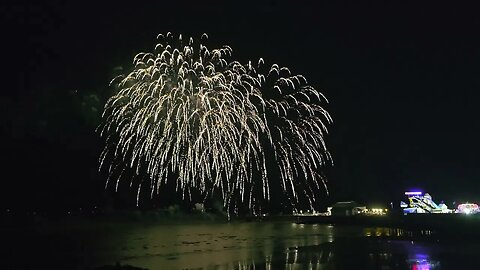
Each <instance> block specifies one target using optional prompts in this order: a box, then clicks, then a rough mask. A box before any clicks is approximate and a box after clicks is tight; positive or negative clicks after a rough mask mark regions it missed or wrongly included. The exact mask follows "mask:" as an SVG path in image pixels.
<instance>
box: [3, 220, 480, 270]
mask: <svg viewBox="0 0 480 270" xmlns="http://www.w3.org/2000/svg"><path fill="white" fill-rule="evenodd" d="M48 228H49V232H48V233H47V232H45V233H43V234H32V235H33V236H34V237H25V240H23V241H18V239H16V240H17V241H15V242H14V241H11V243H12V245H13V244H15V249H12V250H16V251H17V250H19V251H22V250H23V251H24V253H25V254H30V255H29V256H30V260H24V261H21V262H14V263H12V264H7V265H10V266H11V265H16V264H18V263H23V264H25V265H26V266H28V267H23V268H22V267H0V268H1V269H25V268H28V269H33V268H34V267H33V265H37V264H39V265H47V263H49V262H61V263H63V264H64V265H65V267H64V269H95V268H99V267H102V266H105V265H116V264H117V263H119V264H120V265H131V266H134V267H139V268H144V269H170V270H174V269H204V270H207V269H218V270H220V269H280V270H281V269H417V270H418V269H440V267H441V268H442V269H480V261H479V260H478V255H480V244H479V243H478V242H477V241H474V240H473V241H470V242H466V241H465V239H463V240H461V241H458V240H455V239H447V240H448V241H443V240H442V241H440V242H438V240H436V238H435V236H434V234H433V232H431V231H407V230H402V229H394V228H380V227H360V226H357V227H355V226H332V225H317V224H303V225H299V224H295V223H291V222H239V223H209V224H176V225H157V224H154V223H152V224H139V223H135V222H132V223H127V222H108V223H102V222H96V221H95V222H94V221H92V222H90V223H86V222H85V224H81V226H80V225H79V226H77V227H74V226H73V225H72V224H61V227H60V225H58V226H57V227H55V226H53V225H52V226H49V227H48ZM7 243H8V242H7ZM22 248H23V249H22ZM32 251H35V252H32ZM29 262H32V263H29ZM63 264H62V265H63ZM470 266H472V267H470Z"/></svg>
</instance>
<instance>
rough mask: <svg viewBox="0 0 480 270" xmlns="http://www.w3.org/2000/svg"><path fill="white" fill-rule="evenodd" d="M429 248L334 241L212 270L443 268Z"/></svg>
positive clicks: (291, 249)
mask: <svg viewBox="0 0 480 270" xmlns="http://www.w3.org/2000/svg"><path fill="white" fill-rule="evenodd" d="M430 254H431V249H430V247H428V246H426V245H412V244H411V242H409V241H393V242H391V241H390V242H384V241H375V242H372V241H370V240H368V241H365V240H364V239H361V238H358V239H355V240H353V241H342V240H340V241H338V242H337V241H335V242H332V243H330V242H328V243H323V244H320V245H316V246H308V247H295V248H290V249H288V250H286V252H284V253H283V254H272V256H267V257H265V260H263V261H260V262H259V261H257V262H255V261H243V262H238V263H237V264H231V265H223V266H217V267H215V268H212V269H238V270H247V269H248V270H251V269H309V270H312V269H412V270H426V269H429V270H434V269H440V262H439V261H438V260H436V259H435V258H432V256H431V255H430Z"/></svg>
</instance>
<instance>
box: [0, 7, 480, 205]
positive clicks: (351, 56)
mask: <svg viewBox="0 0 480 270" xmlns="http://www.w3.org/2000/svg"><path fill="white" fill-rule="evenodd" d="M12 2H14V3H11V4H5V3H4V4H1V6H0V18H1V21H0V24H1V26H0V27H1V30H2V42H1V43H2V45H1V46H2V52H3V53H2V60H3V61H2V62H3V64H2V75H3V76H2V77H3V79H2V82H3V83H2V85H3V87H2V90H1V92H0V93H1V94H0V111H1V113H2V116H3V117H2V120H1V122H0V123H1V126H0V128H1V136H2V140H1V144H0V150H1V152H2V155H1V160H0V162H1V163H0V164H1V166H2V174H1V178H2V184H1V189H0V190H1V198H0V200H1V201H0V202H1V203H2V204H1V205H2V206H1V207H4V208H16V207H17V208H30V209H31V208H44V209H49V208H52V207H66V208H68V207H78V206H83V205H91V204H96V203H98V202H100V201H102V200H104V196H105V191H104V190H103V185H104V181H105V177H106V175H105V173H98V172H97V167H98V161H97V160H98V156H99V153H100V151H101V148H102V145H103V144H102V140H100V139H99V138H98V134H96V133H95V127H96V126H97V125H98V121H99V114H100V113H101V110H102V106H103V103H104V101H105V99H106V98H107V97H108V96H109V95H110V94H111V89H109V88H108V83H109V81H110V79H111V78H112V77H113V76H114V75H115V69H116V68H118V67H119V66H123V67H124V68H127V69H128V67H129V64H130V63H131V60H132V57H133V56H134V55H135V54H136V53H137V52H140V51H146V50H151V49H152V48H153V46H154V45H155V37H156V35H157V34H158V33H166V32H168V31H171V32H173V33H175V34H180V33H182V34H184V35H187V36H190V35H192V36H194V37H199V36H200V35H201V34H202V33H203V32H206V33H208V34H209V36H210V41H209V44H210V45H211V46H210V47H215V46H221V45H224V44H228V45H230V46H231V47H232V48H233V50H234V58H237V59H239V60H242V61H243V62H245V61H247V60H250V59H252V60H256V59H258V58H259V57H263V58H264V59H265V60H266V62H267V63H278V64H280V65H284V66H287V67H289V68H290V69H291V70H292V71H293V72H294V73H298V74H303V75H304V76H305V77H306V78H307V79H308V80H309V83H310V84H312V85H314V86H315V87H316V88H317V89H320V90H321V91H322V92H323V93H324V94H325V95H326V96H327V97H328V98H329V100H330V104H329V105H328V107H327V109H328V110H329V112H330V113H331V115H332V117H333V119H334V125H333V126H331V127H330V131H331V133H330V135H329V137H328V138H327V143H328V146H329V149H330V151H331V152H332V155H333V158H334V162H335V165H334V166H333V167H332V168H329V169H327V170H326V174H327V175H328V179H329V183H330V191H331V198H330V200H343V199H356V200H360V201H363V202H370V201H390V200H391V199H392V198H394V197H398V196H399V195H401V194H402V193H403V191H404V190H406V189H408V188H414V187H415V188H420V189H423V190H425V191H428V192H430V193H431V194H432V196H433V198H434V200H441V199H444V200H447V201H452V200H457V201H458V200H470V201H478V200H480V194H479V191H480V181H479V180H480V166H479V162H478V160H479V159H478V156H477V155H478V153H479V150H480V142H479V140H478V138H479V137H480V136H479V135H480V124H479V121H478V118H477V117H478V116H479V115H480V114H479V113H478V110H479V109H478V106H476V105H477V102H478V100H479V98H480V95H479V93H478V90H479V89H480V35H479V34H478V33H479V31H478V29H480V16H478V12H477V11H478V8H477V7H476V6H473V5H472V6H467V5H461V4H453V3H454V2H451V1H449V2H448V4H447V2H445V3H444V2H441V1H440V2H439V1H429V2H430V3H419V2H427V1H411V2H409V1H401V2H398V3H397V4H368V5H366V4H360V3H357V4H354V5H341V4H335V5H332V4H321V3H317V1H311V2H303V3H299V2H298V1H273V0H272V1H267V2H263V3H256V1H252V2H249V1H238V2H239V3H238V4H223V2H224V1H222V2H215V1H206V2H205V3H203V4H198V3H195V2H204V1H169V2H171V3H169V2H167V1H145V2H144V3H140V2H139V1H130V2H128V4H123V3H122V4H120V3H116V4H110V5H109V4H104V3H101V1H96V2H91V3H87V2H85V1H49V2H48V3H32V4H26V3H21V2H18V1H12ZM151 2H156V4H154V3H151ZM225 2H226V1H225ZM220 3H222V4H220ZM102 198H103V199H102ZM131 203H134V202H131Z"/></svg>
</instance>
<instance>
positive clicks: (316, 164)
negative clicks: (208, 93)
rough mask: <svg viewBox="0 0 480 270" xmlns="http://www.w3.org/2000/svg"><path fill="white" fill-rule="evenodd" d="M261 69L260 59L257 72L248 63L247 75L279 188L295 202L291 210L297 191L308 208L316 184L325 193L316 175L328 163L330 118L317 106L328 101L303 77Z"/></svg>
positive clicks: (316, 187)
mask: <svg viewBox="0 0 480 270" xmlns="http://www.w3.org/2000/svg"><path fill="white" fill-rule="evenodd" d="M263 69H265V66H264V61H263V59H260V60H259V61H258V66H257V69H255V68H254V67H253V66H252V65H251V63H249V64H248V71H247V73H248V74H249V76H251V78H252V79H253V80H254V87H256V88H257V89H259V91H260V92H261V93H262V94H263V97H264V104H266V106H264V107H265V108H264V109H265V114H266V115H267V119H268V121H267V127H268V130H270V131H271V134H269V135H270V136H271V138H272V137H273V139H272V140H271V142H272V143H273V145H272V147H273V149H274V152H275V159H276V160H277V164H278V169H279V170H280V177H281V185H282V189H283V191H284V192H286V193H288V196H289V197H290V198H293V199H294V200H295V201H293V202H292V206H293V207H294V208H295V207H296V205H295V204H297V203H298V202H299V200H298V199H299V198H298V197H299V194H298V193H299V192H302V193H303V195H304V196H305V198H307V200H308V201H309V202H310V205H312V203H313V202H312V200H314V199H315V197H316V193H317V191H318V190H319V189H320V186H319V183H322V184H323V188H324V189H325V191H326V192H327V193H328V188H327V185H326V182H325V178H324V177H323V176H322V175H321V174H320V173H319V171H320V168H321V167H322V166H324V165H325V164H326V163H329V162H332V159H331V156H330V153H329V152H328V150H327V148H326V144H325V141H324V138H325V136H326V134H327V133H328V130H327V125H328V124H331V123H332V118H331V116H330V115H329V113H328V112H327V111H326V110H325V109H324V108H323V107H322V106H321V104H322V103H328V100H327V99H326V98H325V96H323V94H322V93H321V92H319V91H317V90H316V89H315V88H314V87H312V86H310V85H308V83H307V80H306V79H305V77H304V76H302V75H291V72H290V70H289V69H288V68H286V67H282V68H280V67H279V66H278V65H277V64H273V65H272V66H271V67H270V69H269V70H268V72H261V71H260V70H263ZM264 74H267V75H264ZM300 182H302V183H300ZM299 186H300V187H299Z"/></svg>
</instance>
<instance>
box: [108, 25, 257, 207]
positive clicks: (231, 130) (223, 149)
mask: <svg viewBox="0 0 480 270" xmlns="http://www.w3.org/2000/svg"><path fill="white" fill-rule="evenodd" d="M160 38H163V43H162V42H161V43H160V44H158V45H157V46H156V54H152V53H140V54H138V55H137V56H135V59H134V66H135V68H134V70H133V71H132V72H131V73H129V74H128V75H126V76H123V77H119V78H116V79H114V80H113V81H112V83H113V84H116V85H117V88H118V89H119V91H118V93H117V94H116V95H114V96H113V97H112V98H110V99H109V100H108V102H107V104H106V106H105V112H104V118H105V120H106V121H105V124H104V126H103V127H102V134H104V135H107V134H111V133H115V134H118V137H112V136H110V137H107V145H106V147H105V149H104V151H103V153H102V156H101V163H103V162H104V159H105V157H106V156H107V155H109V154H110V155H112V156H113V157H114V158H115V159H120V162H124V163H127V164H128V166H129V167H131V168H133V169H134V170H135V172H136V173H137V174H140V173H141V171H142V170H146V171H147V173H148V175H149V177H150V178H151V179H152V181H151V191H152V196H153V193H154V191H155V190H157V191H158V189H159V187H160V186H161V185H162V184H165V182H166V181H167V179H168V174H169V173H172V172H173V173H177V174H178V179H177V188H178V189H180V190H182V191H183V194H184V195H185V194H186V193H187V191H188V190H189V189H191V188H196V189H199V190H200V191H201V192H202V193H206V192H210V191H211V190H208V189H209V188H210V187H213V188H215V189H220V190H221V191H222V194H223V196H224V198H227V197H228V196H229V194H231V193H233V192H235V191H236V190H239V191H241V193H242V200H243V199H244V198H245V197H246V196H245V194H244V190H245V185H246V184H248V183H250V184H251V183H252V179H251V177H249V175H250V171H252V170H264V168H265V166H264V164H263V163H264V157H263V152H262V151H261V145H260V141H259V139H258V134H261V133H265V128H266V127H265V123H264V119H263V118H261V117H260V115H259V114H258V113H257V111H256V108H255V106H254V105H253V104H252V103H251V102H250V101H249V100H250V96H251V95H257V96H258V95H259V93H256V92H255V91H256V89H253V88H247V87H244V86H243V82H242V79H241V77H240V73H239V72H237V70H242V66H241V65H240V64H239V63H237V62H230V63H229V62H227V60H226V59H225V58H226V57H228V56H229V55H230V54H231V49H230V48H229V47H227V46H225V47H223V48H221V49H215V50H212V51H209V50H208V49H207V48H206V47H205V46H203V45H202V44H194V42H193V40H192V39H190V41H189V42H188V44H186V45H183V44H182V41H181V39H180V40H179V41H176V40H174V39H173V38H172V37H171V35H169V34H167V36H166V37H160ZM238 165H241V166H238ZM110 173H113V171H110ZM264 174H266V173H264ZM232 180H234V181H232ZM264 181H265V179H264ZM139 188H140V187H139ZM137 203H138V197H137Z"/></svg>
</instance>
